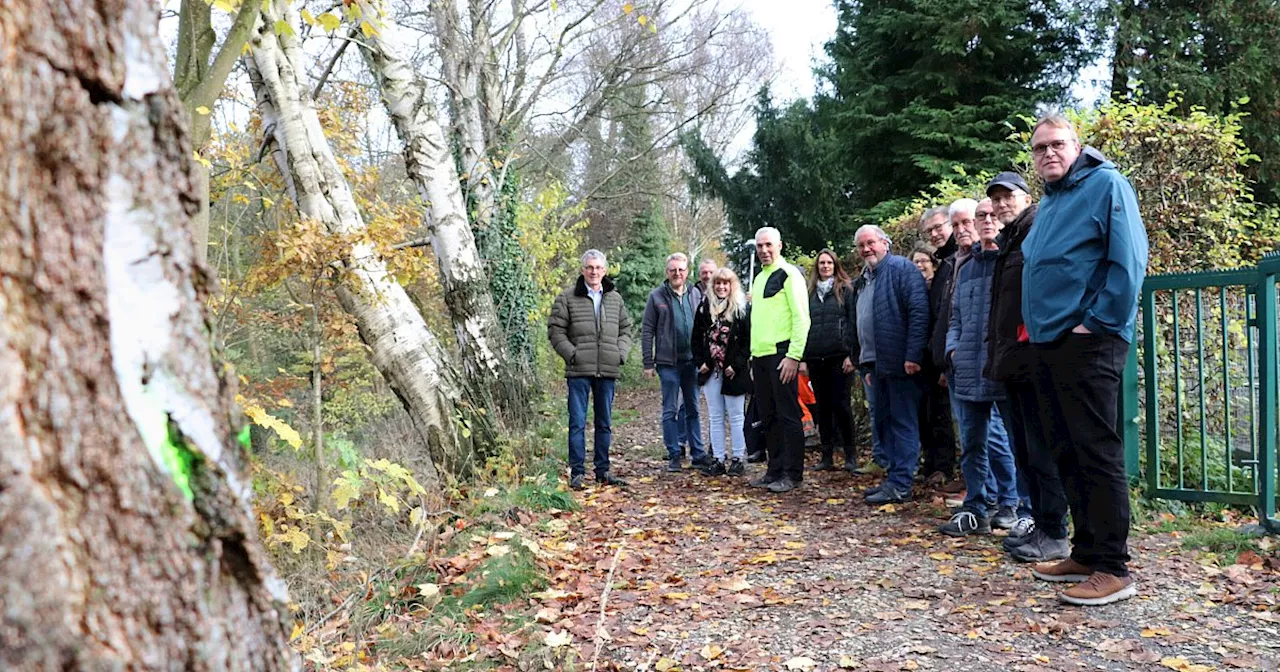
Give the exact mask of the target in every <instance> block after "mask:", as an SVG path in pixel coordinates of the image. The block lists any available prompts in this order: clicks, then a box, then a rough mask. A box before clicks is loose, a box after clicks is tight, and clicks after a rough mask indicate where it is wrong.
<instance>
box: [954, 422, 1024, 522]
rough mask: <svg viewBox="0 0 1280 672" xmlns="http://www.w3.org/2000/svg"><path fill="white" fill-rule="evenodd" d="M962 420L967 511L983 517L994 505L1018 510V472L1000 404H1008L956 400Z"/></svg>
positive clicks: (962, 466) (962, 458)
mask: <svg viewBox="0 0 1280 672" xmlns="http://www.w3.org/2000/svg"><path fill="white" fill-rule="evenodd" d="M955 401H956V402H957V403H958V404H959V406H960V407H961V408H962V409H963V410H962V411H961V412H960V414H959V419H960V471H961V472H962V473H963V474H964V482H965V488H966V490H967V492H966V494H965V498H964V508H966V509H968V510H970V511H973V512H974V513H977V514H979V515H982V516H987V515H990V514H992V513H994V512H993V511H992V510H991V505H992V503H993V502H994V503H995V505H996V506H1008V507H1017V506H1019V505H1020V504H1021V498H1020V497H1019V496H1018V470H1017V468H1016V467H1015V466H1014V461H1013V447H1012V446H1011V445H1010V444H1009V435H1008V433H1006V432H1005V427H1004V421H1003V419H1002V418H1001V417H1000V412H999V410H998V408H997V406H998V405H1000V406H1002V405H1004V402H998V403H997V402H993V401H964V400H961V399H956V400H955Z"/></svg>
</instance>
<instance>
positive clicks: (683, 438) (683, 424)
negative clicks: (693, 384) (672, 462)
mask: <svg viewBox="0 0 1280 672" xmlns="http://www.w3.org/2000/svg"><path fill="white" fill-rule="evenodd" d="M695 390H696V388H695ZM698 394H699V393H698V392H696V391H695V393H694V395H693V405H694V406H697V405H698ZM688 403H689V402H687V401H686V400H685V398H684V393H681V394H680V412H679V413H677V414H676V427H678V428H679V429H680V445H682V446H688V445H689V431H688V429H687V427H688V423H689V412H688V411H687V410H685V406H688ZM699 436H701V434H699Z"/></svg>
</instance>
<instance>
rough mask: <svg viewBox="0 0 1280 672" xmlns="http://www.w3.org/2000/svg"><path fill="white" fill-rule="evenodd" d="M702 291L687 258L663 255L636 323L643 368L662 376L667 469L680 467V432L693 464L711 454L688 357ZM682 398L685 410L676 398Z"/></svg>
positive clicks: (703, 462)
mask: <svg viewBox="0 0 1280 672" xmlns="http://www.w3.org/2000/svg"><path fill="white" fill-rule="evenodd" d="M700 303H702V292H700V291H698V288H697V287H695V286H693V285H691V284H689V258H688V257H686V256H685V255H684V254H682V253H680V252H676V253H674V254H672V255H670V256H668V257H667V279H666V281H665V282H663V283H662V285H661V286H659V287H658V288H657V289H654V290H653V291H652V292H650V293H649V300H648V302H647V303H645V306H644V320H643V322H642V324H641V328H640V354H641V356H642V357H643V358H644V373H645V375H646V376H649V377H653V376H654V375H655V374H656V375H657V376H658V377H659V378H660V379H661V381H662V442H663V444H665V445H666V447H667V471H669V472H678V471H680V470H681V469H683V468H684V467H683V465H682V464H681V458H680V436H681V433H682V430H683V433H684V435H685V436H687V437H688V439H689V453H690V457H691V458H692V462H693V465H694V466H699V467H700V466H705V465H706V464H707V463H709V462H710V456H709V455H708V454H707V452H706V450H705V449H704V448H703V444H702V426H701V423H700V422H699V419H698V368H697V367H696V366H695V365H694V362H693V316H694V312H695V311H696V310H697V309H698V304H700ZM681 398H683V399H685V400H686V402H687V403H685V405H684V411H685V412H684V414H683V415H681V413H680V400H681Z"/></svg>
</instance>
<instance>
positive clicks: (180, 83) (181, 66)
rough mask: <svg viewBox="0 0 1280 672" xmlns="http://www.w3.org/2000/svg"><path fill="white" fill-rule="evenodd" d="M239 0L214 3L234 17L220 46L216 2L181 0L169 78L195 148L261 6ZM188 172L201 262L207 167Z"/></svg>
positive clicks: (205, 137) (203, 140) (204, 140)
mask: <svg viewBox="0 0 1280 672" xmlns="http://www.w3.org/2000/svg"><path fill="white" fill-rule="evenodd" d="M237 3H238V5H239V6H238V7H233V5H232V4H231V2H229V1H228V2H223V3H218V4H220V5H222V6H224V7H226V8H228V9H233V10H234V16H235V18H234V19H233V21H232V23H231V28H230V29H229V30H228V31H227V35H226V37H224V38H223V40H222V44H221V46H218V45H217V40H218V36H217V33H215V32H214V30H213V12H214V7H213V5H214V4H215V3H213V2H211V0H182V4H181V5H180V6H179V8H178V45H177V46H178V49H177V55H176V56H177V57H176V59H175V60H174V63H173V79H174V86H175V87H176V88H177V90H178V96H179V97H180V98H181V99H182V106H183V108H184V109H185V110H186V112H187V118H188V120H189V123H190V137H191V144H192V146H193V147H194V148H195V150H196V151H197V152H199V151H200V150H201V149H202V148H204V146H205V145H206V144H208V142H209V136H210V133H211V132H212V123H211V120H210V115H211V112H212V109H213V106H214V104H215V103H217V101H218V97H219V96H221V95H222V89H223V87H225V86H226V84H227V77H228V76H229V75H230V74H231V70H232V68H234V67H235V64H236V60H237V59H239V58H240V52H241V51H242V50H243V49H244V46H245V44H247V43H248V40H249V36H250V35H251V34H252V33H253V26H254V23H255V22H256V21H257V20H258V12H259V9H260V8H261V6H262V0H237ZM215 46H218V49H217V51H215V50H214V47H215ZM192 171H193V174H194V175H195V177H196V196H197V198H198V199H199V200H198V205H199V208H198V209H197V210H196V213H195V214H194V215H192V217H191V235H192V237H193V238H195V253H196V258H197V259H199V260H200V262H201V263H204V261H205V259H206V258H207V257H206V253H207V251H208V248H209V167H208V166H206V165H205V164H203V163H200V162H197V163H196V164H195V165H194V166H193V167H192Z"/></svg>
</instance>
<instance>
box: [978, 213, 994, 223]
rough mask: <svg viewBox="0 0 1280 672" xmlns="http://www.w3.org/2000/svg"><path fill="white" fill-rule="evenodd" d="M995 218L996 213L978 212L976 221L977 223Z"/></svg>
mask: <svg viewBox="0 0 1280 672" xmlns="http://www.w3.org/2000/svg"><path fill="white" fill-rule="evenodd" d="M995 218H996V213H994V212H979V213H978V220H979V221H981V220H983V219H995Z"/></svg>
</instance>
